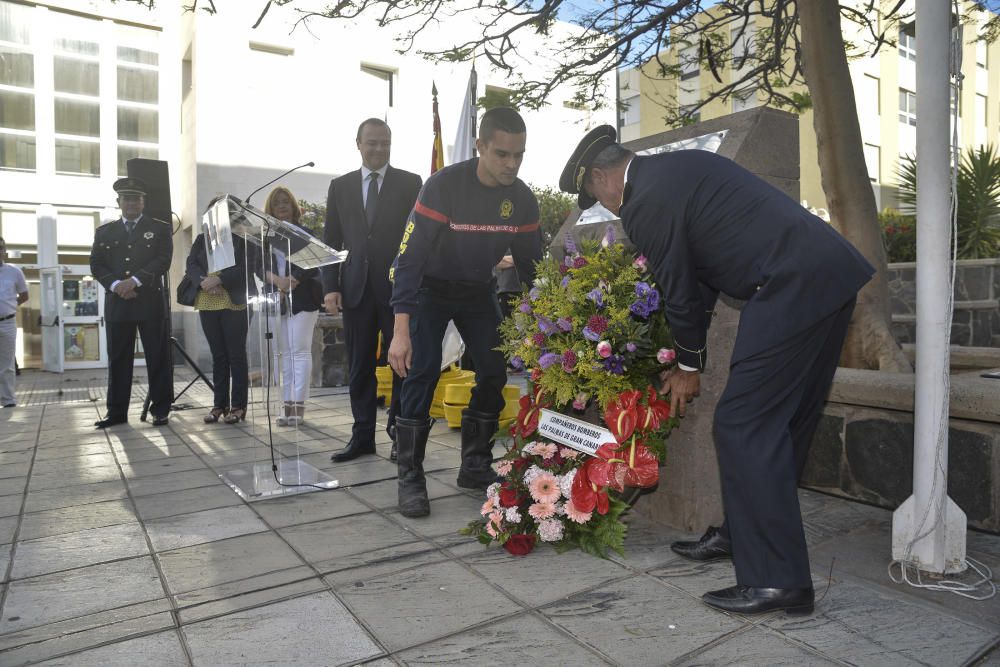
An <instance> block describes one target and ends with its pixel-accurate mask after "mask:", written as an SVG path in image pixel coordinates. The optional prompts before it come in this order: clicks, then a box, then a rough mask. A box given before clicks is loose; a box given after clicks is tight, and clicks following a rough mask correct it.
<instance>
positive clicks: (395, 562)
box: [314, 540, 452, 590]
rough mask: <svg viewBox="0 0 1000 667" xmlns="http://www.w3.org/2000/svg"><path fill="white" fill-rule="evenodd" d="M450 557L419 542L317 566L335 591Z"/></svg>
mask: <svg viewBox="0 0 1000 667" xmlns="http://www.w3.org/2000/svg"><path fill="white" fill-rule="evenodd" d="M451 559H452V558H451V556H450V555H449V554H447V553H445V552H443V551H442V550H441V549H439V548H437V547H436V546H435V545H434V544H432V543H431V542H427V541H425V540H417V541H415V542H406V543H405V544H394V545H393V546H390V547H383V548H381V549H373V550H371V551H364V552H362V553H356V554H348V555H344V556H338V557H336V558H331V559H329V560H325V561H319V562H317V563H314V567H315V568H316V569H317V570H319V571H320V572H322V573H324V574H323V580H324V581H326V582H327V583H328V584H330V587H331V588H333V589H334V590H339V589H342V588H349V587H352V586H358V585H363V584H364V582H365V581H367V580H368V579H372V578H375V577H381V576H384V575H387V574H394V573H397V572H402V571H404V570H411V569H413V568H415V567H421V566H423V565H428V564H430V563H440V562H444V561H447V560H451Z"/></svg>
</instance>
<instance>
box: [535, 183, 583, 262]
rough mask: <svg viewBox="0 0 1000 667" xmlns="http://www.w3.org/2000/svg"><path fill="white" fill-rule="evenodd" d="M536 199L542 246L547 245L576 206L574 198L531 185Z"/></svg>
mask: <svg viewBox="0 0 1000 667" xmlns="http://www.w3.org/2000/svg"><path fill="white" fill-rule="evenodd" d="M531 191H532V192H534V193H535V198H536V199H538V222H539V224H540V225H541V228H542V246H543V247H548V245H549V244H550V243H552V239H553V238H555V235H556V234H557V233H558V232H559V228H560V227H562V224H563V223H564V222H566V217H567V216H569V214H570V212H571V211H572V210H573V209H574V208H576V198H575V197H573V196H572V195H568V194H566V193H565V192H562V191H560V190H555V189H553V188H547V187H546V188H540V187H536V186H532V187H531Z"/></svg>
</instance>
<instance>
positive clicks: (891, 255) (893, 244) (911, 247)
mask: <svg viewBox="0 0 1000 667" xmlns="http://www.w3.org/2000/svg"><path fill="white" fill-rule="evenodd" d="M878 222H879V227H881V229H882V242H883V243H884V245H885V254H886V258H887V260H888V261H890V262H915V261H917V222H916V220H914V218H913V216H912V215H906V214H905V213H900V212H899V211H897V210H895V209H891V208H887V209H884V210H883V211H882V212H881V213H879V216H878Z"/></svg>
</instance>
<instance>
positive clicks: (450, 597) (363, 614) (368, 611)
mask: <svg viewBox="0 0 1000 667" xmlns="http://www.w3.org/2000/svg"><path fill="white" fill-rule="evenodd" d="M338 594H339V595H340V597H341V598H342V599H343V600H344V602H345V603H346V604H347V605H348V607H349V608H350V609H351V611H352V612H353V613H354V614H355V616H357V617H358V618H360V619H361V620H363V621H364V623H365V624H366V625H367V626H368V627H369V628H370V629H371V630H372V632H373V633H374V634H375V636H376V637H377V638H378V639H379V640H381V642H382V643H383V644H384V645H385V646H386V647H387V648H389V649H390V650H392V651H397V650H399V649H403V648H408V647H410V646H413V645H415V644H421V643H423V642H426V641H430V640H432V639H438V638H442V637H446V636H448V635H451V634H453V633H455V632H457V631H459V630H461V629H463V628H466V627H468V626H470V625H478V624H480V623H485V622H486V621H490V620H493V619H499V618H501V617H504V616H507V615H510V614H512V613H515V612H517V611H520V610H521V609H522V608H521V607H520V606H519V605H517V604H516V603H514V602H513V601H511V600H510V599H508V598H507V597H506V596H504V595H503V594H502V593H500V592H499V591H497V590H496V589H495V588H493V587H492V586H491V585H490V584H488V583H487V582H485V581H483V580H482V579H480V578H479V577H477V576H476V575H474V574H472V573H471V572H469V571H468V570H466V569H465V568H464V567H462V566H461V565H459V564H457V563H454V562H444V563H434V564H431V565H426V566H423V567H418V568H414V569H410V570H406V571H404V572H396V573H393V574H386V575H381V576H375V577H372V578H370V579H366V580H364V581H359V582H357V583H356V584H355V585H354V586H351V587H349V588H347V587H345V588H341V589H338ZM387 600H392V604H386V601H387Z"/></svg>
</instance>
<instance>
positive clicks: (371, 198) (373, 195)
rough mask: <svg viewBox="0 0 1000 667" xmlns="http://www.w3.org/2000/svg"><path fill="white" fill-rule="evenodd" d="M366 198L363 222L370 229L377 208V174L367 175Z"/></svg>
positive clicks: (374, 172)
mask: <svg viewBox="0 0 1000 667" xmlns="http://www.w3.org/2000/svg"><path fill="white" fill-rule="evenodd" d="M368 179H369V180H368V196H367V198H366V199H365V220H367V221H368V226H369V227H371V226H372V224H373V223H374V222H375V208H376V207H377V206H378V172H377V171H373V172H372V173H371V174H369V175H368Z"/></svg>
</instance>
